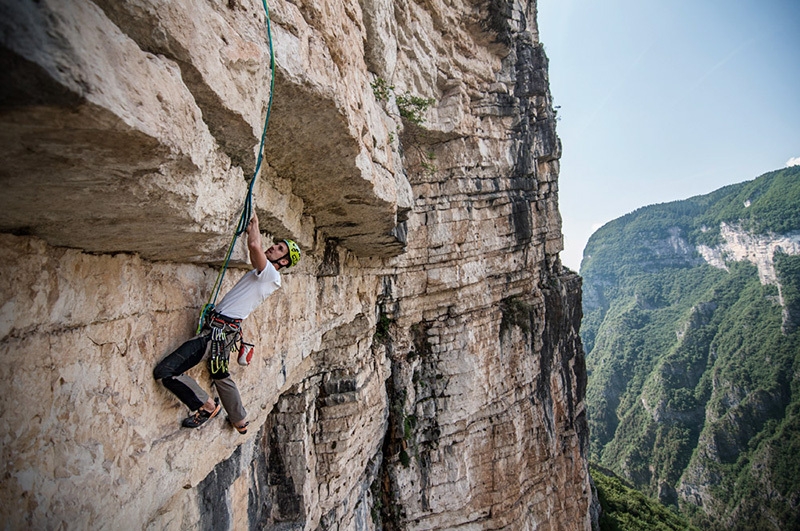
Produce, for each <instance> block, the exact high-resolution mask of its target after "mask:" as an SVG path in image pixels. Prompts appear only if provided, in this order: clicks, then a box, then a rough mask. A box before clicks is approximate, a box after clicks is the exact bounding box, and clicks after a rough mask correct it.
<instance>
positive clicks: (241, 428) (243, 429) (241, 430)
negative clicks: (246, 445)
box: [227, 417, 250, 435]
mask: <svg viewBox="0 0 800 531" xmlns="http://www.w3.org/2000/svg"><path fill="white" fill-rule="evenodd" d="M227 420H228V422H230V423H231V426H233V428H234V429H235V430H236V431H238V432H239V433H241V434H242V435H245V434H246V433H247V427H248V426H249V425H250V422H245V423H244V426H237V425H236V424H234V423H233V422H231V419H230V417H228V419H227Z"/></svg>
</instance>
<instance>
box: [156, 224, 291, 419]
mask: <svg viewBox="0 0 800 531" xmlns="http://www.w3.org/2000/svg"><path fill="white" fill-rule="evenodd" d="M247 247H248V249H249V251H250V263H251V264H252V265H253V266H254V267H255V269H252V270H251V271H249V272H248V273H247V274H245V275H244V276H243V277H242V278H241V279H240V280H239V281H238V282H237V283H236V285H235V286H233V288H231V290H230V291H229V292H228V293H227V294H226V295H225V297H223V298H222V301H220V302H219V304H217V305H216V307H214V308H213V310H212V311H211V312H210V313H209V314H208V315H207V317H206V320H205V324H204V326H203V328H202V330H201V332H200V334H199V335H197V336H195V337H194V338H192V339H190V340H189V341H187V342H185V343H184V344H183V345H181V346H180V347H178V348H177V349H176V350H175V351H174V352H172V353H171V354H169V355H168V356H167V357H165V358H164V359H163V360H161V362H160V363H159V364H158V365H157V366H156V368H155V369H154V370H153V377H154V378H155V379H156V380H161V381H162V382H163V383H164V387H166V388H167V389H169V390H170V391H171V392H172V393H173V394H175V396H177V397H178V399H179V400H180V401H181V402H183V403H184V404H186V406H188V407H189V410H190V411H194V412H195V413H194V414H191V415H189V416H188V417H186V418H185V419H183V423H182V425H183V426H184V427H186V428H199V427H200V426H202V425H203V424H205V423H206V422H207V421H209V420H211V419H212V418H214V417H215V416H217V414H218V413H219V411H220V408H221V407H222V406H224V407H225V411H226V412H227V413H228V421H229V422H230V423H231V425H233V427H234V428H235V429H236V431H238V432H239V433H241V434H245V433H247V426H248V424H249V422H246V421H245V420H244V419H245V417H246V416H247V412H246V411H245V409H244V407H243V405H242V399H241V396H240V395H239V389H238V388H237V387H236V383H234V381H233V380H232V379H231V377H230V374H229V372H228V357H229V352H230V351H231V350H232V349H233V348H234V347H235V343H236V342H237V341H241V328H240V325H241V322H242V321H243V320H244V319H245V318H247V316H248V315H250V313H251V312H252V311H253V310H255V309H256V308H257V307H258V306H259V305H260V304H261V303H262V302H264V300H265V299H266V298H267V297H269V296H270V295H271V294H272V293H273V292H274V291H275V290H277V289H278V288H280V287H281V276H280V273H278V270H280V269H281V268H284V267H286V268H288V267H292V266H294V265H296V264H297V262H299V261H300V248H299V247H298V246H297V244H296V243H295V242H294V241H292V240H282V241H279V242H278V243H276V244H275V245H273V246H271V247H269V248H267V249H266V250H264V249H262V246H261V233H260V231H259V227H258V216H256V215H255V213H254V214H253V217H252V219H251V220H250V222H249V223H248V224H247ZM207 351H208V353H209V355H210V356H209V370H210V372H211V378H212V380H213V382H212V383H213V385H215V386H216V388H217V393H218V394H219V399H213V400H212V399H211V398H210V397H209V395H208V394H207V393H206V392H205V391H204V390H203V389H201V388H200V386H199V385H198V384H197V382H195V381H194V380H193V379H192V378H191V377H189V376H187V375H186V374H184V373H185V372H186V371H188V370H189V369H190V368H192V367H194V366H195V365H197V364H198V363H200V362H201V361H202V360H203V358H204V357H205V356H206V353H207ZM250 355H252V351H251V354H250ZM238 361H239V363H240V364H242V365H247V364H249V357H248V356H247V355H246V354H243V355H241V356H240V357H239V360H238ZM219 400H221V401H222V406H220V404H219Z"/></svg>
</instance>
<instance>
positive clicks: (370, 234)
mask: <svg viewBox="0 0 800 531" xmlns="http://www.w3.org/2000/svg"><path fill="white" fill-rule="evenodd" d="M270 9H271V15H272V16H271V19H272V29H273V40H274V45H275V50H276V63H277V64H276V67H277V68H276V78H275V87H276V89H275V90H276V93H275V106H274V108H273V115H272V121H271V123H270V128H269V134H268V139H267V144H266V148H265V153H264V157H265V158H264V167H263V168H262V171H261V174H260V176H259V180H258V182H257V184H256V188H255V190H256V198H255V200H256V205H257V210H258V213H259V217H260V219H261V220H262V228H264V229H265V230H266V231H267V234H266V238H267V239H269V238H271V237H284V236H288V235H292V236H293V237H295V238H296V239H297V240H298V242H299V243H300V244H301V246H302V248H303V251H304V259H303V261H302V263H301V265H300V266H298V268H296V270H292V271H290V272H288V273H287V274H285V275H284V285H283V288H282V289H281V290H279V291H278V292H277V293H276V294H274V295H273V296H272V297H270V299H268V302H267V303H266V304H265V305H263V306H262V307H261V308H259V309H258V310H257V311H256V312H255V313H254V314H253V315H252V316H251V317H250V318H249V319H248V321H247V322H246V324H245V334H246V336H247V337H248V338H249V339H253V340H255V342H256V343H258V346H257V358H256V361H254V363H253V364H252V365H251V366H250V367H247V368H241V367H238V366H237V367H236V368H235V369H234V374H233V376H234V378H235V379H236V381H237V383H238V384H239V387H240V389H241V392H242V395H243V398H244V401H245V404H246V407H247V408H248V412H249V420H250V422H251V428H250V430H249V433H248V434H247V436H244V437H242V436H240V435H238V434H237V433H236V432H235V431H233V430H232V429H230V427H229V426H228V425H227V424H226V423H225V422H224V421H223V420H215V421H212V422H211V423H210V424H209V425H208V426H205V427H203V428H202V429H201V430H196V431H188V430H184V429H181V428H179V422H180V419H181V418H182V417H183V416H185V414H186V411H185V408H184V407H183V406H181V405H180V404H179V403H178V402H177V400H175V399H174V397H172V396H171V395H170V394H169V393H168V392H167V391H165V390H164V389H163V387H161V386H160V385H159V384H157V383H156V382H154V381H153V379H152V368H153V367H154V366H155V364H156V363H157V362H158V360H159V359H161V358H162V357H163V356H164V355H165V354H166V353H168V352H169V351H170V350H171V349H173V348H175V347H176V346H177V345H179V344H180V343H181V342H182V341H183V340H185V339H187V338H188V337H190V336H191V334H192V330H193V328H194V326H195V320H196V318H197V311H198V308H199V306H200V305H201V304H202V303H203V302H204V301H205V298H206V297H207V295H208V291H209V289H210V286H211V284H212V283H213V280H214V278H215V275H216V269H215V267H214V265H215V264H216V263H218V261H219V260H220V259H221V258H222V256H223V254H224V249H225V246H226V243H227V239H228V238H229V237H230V234H231V230H232V224H233V222H234V220H235V217H236V209H237V207H238V206H239V205H240V202H241V199H242V198H243V196H244V192H245V190H246V186H247V181H246V179H247V178H249V176H250V174H251V173H250V172H252V169H253V165H254V163H255V160H256V156H257V155H258V154H257V153H256V152H255V151H254V148H255V147H256V146H257V145H258V141H259V136H260V128H261V120H262V119H263V116H264V113H265V112H266V108H265V104H266V101H267V98H268V87H269V84H270V75H271V74H270V70H269V68H268V65H269V50H268V46H267V39H266V34H265V25H264V13H263V9H262V7H261V6H260V5H259V4H258V3H256V2H249V1H244V0H231V1H227V2H222V1H212V2H202V3H199V4H198V3H196V2H184V1H177V2H174V1H173V2H160V1H158V0H129V1H125V2H106V1H103V0H96V1H94V2H92V1H89V0H69V1H68V2H55V1H48V0H41V1H38V2H33V1H30V2H28V1H22V2H14V3H9V2H4V3H3V4H2V6H0V30H2V31H0V35H2V39H3V41H2V48H0V52H1V53H0V61H2V64H3V68H2V74H0V75H2V76H3V83H2V84H1V85H2V89H1V90H0V122H2V125H3V127H2V129H1V130H0V135H2V148H1V149H2V151H0V153H2V157H3V161H4V164H3V168H2V169H0V182H2V185H3V188H4V194H3V198H2V200H0V201H2V205H0V206H2V208H0V231H1V232H2V234H0V256H1V257H2V260H0V359H2V361H3V363H2V365H1V366H0V377H1V378H2V382H3V383H4V385H5V386H6V390H7V393H6V395H7V396H8V397H10V402H9V403H8V404H7V405H6V407H4V408H3V410H2V412H0V438H1V440H2V465H0V466H2V476H0V477H2V479H0V481H2V489H0V491H1V493H0V501H2V503H0V506H1V507H2V509H0V511H1V513H0V518H2V520H3V521H4V522H5V523H6V526H7V527H8V528H11V529H22V528H61V527H69V528H72V527H78V528H95V529H121V528H131V527H134V528H149V529H187V528H192V529H197V528H202V529H226V528H231V529H244V528H251V529H263V528H276V529H316V528H320V529H380V528H385V529H457V528H465V529H466V528H469V529H491V528H509V529H584V528H588V527H590V525H591V522H590V517H589V505H590V502H591V493H590V488H589V479H588V472H587V463H586V458H585V455H586V452H585V446H586V441H587V428H586V419H585V413H584V402H583V397H584V393H585V379H586V374H585V369H584V365H583V352H582V348H581V345H580V341H579V338H578V333H577V330H578V327H579V323H580V280H579V278H578V277H577V276H576V275H574V274H573V273H571V272H568V271H566V270H563V269H562V268H561V265H560V262H559V259H558V252H559V251H560V250H561V232H560V218H559V214H558V202H557V176H558V158H559V156H560V144H559V141H558V138H557V136H556V133H555V119H554V114H553V111H552V105H551V101H550V97H549V89H548V84H547V60H546V57H545V55H544V52H543V50H542V46H541V44H540V43H539V42H538V35H537V31H536V24H535V5H534V4H533V3H530V4H528V3H526V2H514V1H500V2H494V1H493V2H477V3H476V2H456V3H452V2H450V3H447V4H445V3H437V2H424V3H415V2H411V1H395V2H389V1H385V0H362V1H361V2H360V3H359V2H327V3H326V2H313V3H303V2H283V1H275V2H272V3H271V5H270ZM379 86H384V87H387V88H388V87H391V89H390V90H387V91H386V92H385V93H380V91H378V90H375V87H379ZM404 95H406V96H417V97H420V98H431V99H432V100H433V104H432V105H431V106H430V108H427V109H426V108H424V106H422V107H419V108H416V109H415V108H413V107H411V108H409V107H408V103H407V101H408V100H407V99H406V100H405V102H404V100H403V98H402V97H401V98H398V96H404ZM409 111H410V112H411V114H410V115H409ZM401 115H405V116H406V118H405V119H404V118H401ZM409 117H410V118H411V119H409ZM414 122H419V123H414ZM235 256H236V258H235V264H234V269H232V270H231V271H230V272H229V273H228V275H227V277H226V280H225V286H224V288H223V291H224V289H226V288H228V287H230V285H232V283H233V282H234V281H235V280H236V279H237V278H238V277H239V276H240V275H241V274H242V272H243V271H244V267H246V263H245V262H246V260H245V254H244V252H243V250H242V249H241V248H239V249H238V250H237V254H236V255H235ZM191 374H192V375H194V376H196V377H197V378H198V379H199V380H200V381H201V383H202V384H203V385H205V386H206V387H208V384H209V381H208V379H207V377H206V376H205V374H204V369H203V367H197V368H195V369H193V370H192V371H191Z"/></svg>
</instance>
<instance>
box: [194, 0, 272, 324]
mask: <svg viewBox="0 0 800 531" xmlns="http://www.w3.org/2000/svg"><path fill="white" fill-rule="evenodd" d="M262 4H263V5H264V14H265V16H266V19H267V41H268V42H269V68H270V72H271V76H270V84H269V102H268V103H267V116H266V118H265V119H264V130H263V131H262V132H261V144H260V145H259V147H258V158H257V159H256V169H255V171H254V172H253V177H252V178H251V179H250V184H249V185H248V187H247V195H246V196H245V199H244V206H243V207H242V214H241V216H239V223H238V224H237V225H236V231H235V232H234V234H233V238H232V239H231V244H230V245H229V246H228V252H227V253H226V255H225V261H224V262H223V264H222V267H221V268H220V270H219V273H218V274H217V280H216V281H215V282H214V287H213V288H211V295H210V296H209V298H208V302H207V303H206V304H204V305H203V309H202V311H201V312H200V319H199V322H198V324H197V333H198V334H199V333H200V331H201V330H202V329H203V324H204V323H205V318H206V314H207V313H208V312H209V311H210V310H212V309H213V308H214V305H215V304H216V302H217V297H218V296H219V290H220V288H222V280H223V279H224V278H225V272H226V271H227V270H228V264H229V263H230V261H231V255H232V254H233V249H234V248H235V246H236V240H238V239H239V236H241V235H242V234H244V232H245V231H246V230H247V224H248V223H250V218H252V217H253V185H254V184H255V182H256V178H257V177H258V172H259V171H260V170H261V162H262V160H263V158H264V142H265V141H266V139H267V127H268V126H269V115H270V112H272V96H273V94H275V51H274V50H273V48H272V27H271V26H270V21H269V6H267V0H262Z"/></svg>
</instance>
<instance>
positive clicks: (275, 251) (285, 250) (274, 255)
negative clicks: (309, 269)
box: [265, 241, 289, 267]
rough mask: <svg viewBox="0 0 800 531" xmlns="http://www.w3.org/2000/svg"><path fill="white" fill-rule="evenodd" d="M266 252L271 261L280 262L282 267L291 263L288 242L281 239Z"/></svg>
mask: <svg viewBox="0 0 800 531" xmlns="http://www.w3.org/2000/svg"><path fill="white" fill-rule="evenodd" d="M265 253H266V255H267V260H269V261H270V262H272V263H275V262H278V263H279V264H280V266H281V267H286V266H287V265H289V258H288V257H287V255H288V254H289V247H287V246H286V242H283V241H281V242H278V243H276V244H275V245H273V246H272V247H268V248H267V250H266V251H265Z"/></svg>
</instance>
